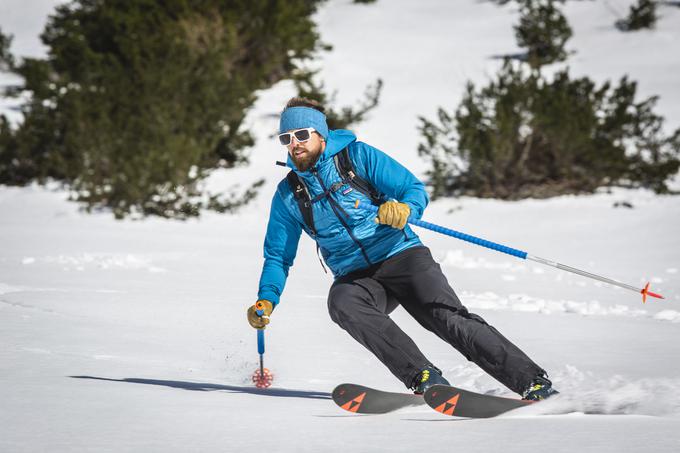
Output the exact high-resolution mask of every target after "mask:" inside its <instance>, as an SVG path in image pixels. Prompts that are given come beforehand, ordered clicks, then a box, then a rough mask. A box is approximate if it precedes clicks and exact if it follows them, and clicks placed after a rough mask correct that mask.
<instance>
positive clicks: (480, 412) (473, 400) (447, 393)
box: [424, 384, 532, 418]
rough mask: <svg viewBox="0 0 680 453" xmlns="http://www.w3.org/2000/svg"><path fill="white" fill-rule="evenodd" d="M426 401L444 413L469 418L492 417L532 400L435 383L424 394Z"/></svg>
mask: <svg viewBox="0 0 680 453" xmlns="http://www.w3.org/2000/svg"><path fill="white" fill-rule="evenodd" d="M424 397H425V398H424V399H425V402H426V403H427V404H428V405H429V406H430V407H431V408H432V409H434V410H436V411H437V412H441V413H442V414H444V415H452V416H456V417H468V418H490V417H496V416H497V415H501V414H504V413H505V412H508V411H511V410H513V409H518V408H520V407H526V406H528V405H529V404H531V403H532V401H525V400H519V399H514V398H503V397H500V396H493V395H483V394H481V393H475V392H471V391H469V390H463V389H460V388H457V387H451V386H448V385H439V384H437V385H433V386H432V387H430V388H429V389H427V391H426V392H425V395H424Z"/></svg>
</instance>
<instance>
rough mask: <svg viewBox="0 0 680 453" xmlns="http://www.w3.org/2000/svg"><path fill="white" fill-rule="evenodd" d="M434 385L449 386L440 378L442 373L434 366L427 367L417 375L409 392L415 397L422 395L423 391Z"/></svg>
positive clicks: (447, 382)
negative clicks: (411, 391)
mask: <svg viewBox="0 0 680 453" xmlns="http://www.w3.org/2000/svg"><path fill="white" fill-rule="evenodd" d="M435 384H443V385H451V384H449V381H447V380H446V379H445V378H444V377H443V376H442V371H441V370H440V369H439V368H437V367H435V366H434V365H428V366H426V367H425V369H424V370H423V371H421V372H420V373H418V374H417V375H416V377H415V378H414V379H413V382H412V383H411V390H413V393H415V394H416V395H422V394H423V393H425V390H427V389H428V388H430V387H432V386H433V385H435Z"/></svg>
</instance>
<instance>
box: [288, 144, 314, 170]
mask: <svg viewBox="0 0 680 453" xmlns="http://www.w3.org/2000/svg"><path fill="white" fill-rule="evenodd" d="M300 149H302V148H300ZM306 151H307V152H306V153H304V154H303V155H302V156H300V157H295V156H294V155H293V154H291V155H290V159H291V160H292V161H293V163H294V164H295V167H296V168H297V169H298V170H299V171H307V170H309V169H310V168H312V167H313V166H314V165H315V164H316V161H317V160H319V156H320V155H321V149H318V150H316V151H310V150H306ZM294 152H295V150H293V153H294Z"/></svg>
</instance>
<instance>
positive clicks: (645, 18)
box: [616, 0, 658, 31]
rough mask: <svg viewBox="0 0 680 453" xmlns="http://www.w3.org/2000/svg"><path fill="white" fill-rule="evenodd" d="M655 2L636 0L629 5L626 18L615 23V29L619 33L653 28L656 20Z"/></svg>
mask: <svg viewBox="0 0 680 453" xmlns="http://www.w3.org/2000/svg"><path fill="white" fill-rule="evenodd" d="M656 6H657V5H656V2H654V1H652V0H638V2H637V3H636V4H634V5H631V7H630V12H629V13H628V17H626V18H625V19H621V20H619V21H617V22H616V28H618V29H619V30H621V31H635V30H641V29H643V28H654V25H655V24H656V20H657V18H658V17H657V14H656Z"/></svg>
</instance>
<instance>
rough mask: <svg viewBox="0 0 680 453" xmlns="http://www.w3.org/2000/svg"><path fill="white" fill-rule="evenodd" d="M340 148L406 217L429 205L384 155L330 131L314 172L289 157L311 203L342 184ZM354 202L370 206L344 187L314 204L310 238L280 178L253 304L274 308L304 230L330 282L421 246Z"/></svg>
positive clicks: (405, 174)
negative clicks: (407, 210)
mask: <svg viewBox="0 0 680 453" xmlns="http://www.w3.org/2000/svg"><path fill="white" fill-rule="evenodd" d="M345 147H347V149H348V152H349V157H350V159H351V161H352V164H353V166H354V169H355V171H356V173H357V174H358V175H359V176H361V177H362V178H364V179H365V180H367V181H370V182H371V184H373V186H374V187H375V188H376V189H377V190H378V191H380V192H381V193H382V194H384V195H385V197H386V198H387V199H394V200H397V201H400V202H402V203H406V204H408V205H409V207H410V208H411V218H417V219H419V218H421V216H422V215H423V211H424V210H425V207H426V206H427V203H428V197H427V192H426V191H425V186H424V185H423V183H422V182H420V181H419V180H418V179H417V178H416V177H415V176H414V175H413V174H412V173H411V172H410V171H408V170H407V169H406V168H405V167H404V166H402V165H401V164H399V163H398V162H397V161H396V160H394V159H392V158H391V157H389V156H388V155H387V154H385V153H383V152H382V151H380V150H378V149H376V148H374V147H372V146H370V145H367V144H366V143H362V142H358V141H357V140H356V136H355V135H354V134H353V133H352V132H350V131H347V130H343V129H337V130H332V131H330V133H329V136H328V139H327V140H326V148H325V150H324V152H323V153H322V154H321V156H319V160H318V161H317V163H316V165H315V166H314V167H313V168H311V169H309V170H307V171H304V172H301V171H299V170H298V169H297V168H296V167H295V164H294V163H293V162H292V160H291V159H290V156H288V162H287V165H288V166H289V167H290V168H292V169H293V171H295V172H296V173H297V174H298V176H299V177H300V179H302V180H303V181H304V183H305V184H306V186H307V189H308V190H309V193H310V197H311V198H312V199H314V197H316V196H317V195H320V194H323V193H324V192H325V191H326V190H327V189H329V188H330V187H331V186H332V185H333V184H335V183H337V182H341V181H342V177H341V176H340V174H339V173H338V170H337V169H336V166H335V162H334V159H333V156H334V155H335V154H337V153H338V152H340V151H342V150H343V149H344V148H345ZM329 197H332V200H329ZM356 200H361V201H364V202H367V203H370V202H371V200H370V199H369V197H367V196H366V195H364V194H363V193H361V192H359V191H358V190H354V189H353V188H352V187H350V186H349V185H344V186H342V187H341V188H340V189H339V190H337V191H335V192H330V194H329V195H328V196H327V197H322V198H320V199H319V200H318V201H317V202H315V203H313V204H312V210H313V215H314V226H315V228H316V230H317V235H316V236H314V235H313V234H312V232H311V231H309V230H308V227H307V225H305V223H304V220H303V217H302V213H301V212H300V208H299V207H298V203H297V200H296V199H295V197H294V195H293V192H292V190H291V188H290V185H289V184H288V181H287V180H286V179H285V178H284V179H283V180H282V181H281V182H280V183H279V185H278V187H277V190H276V192H275V193H274V197H273V199H272V205H271V210H270V213H269V223H268V225H267V234H266V237H265V241H264V266H263V268H262V275H261V277H260V285H259V292H258V299H267V300H269V301H271V302H272V303H273V304H274V306H276V305H277V304H278V303H279V299H280V297H281V293H282V292H283V288H284V286H285V284H286V279H287V277H288V270H289V269H290V267H291V266H292V265H293V261H294V259H295V255H296V253H297V247H298V241H299V240H300V235H301V233H302V231H303V230H304V231H305V232H306V233H307V234H308V235H310V236H311V237H312V238H313V239H315V240H316V242H317V244H318V246H319V250H320V251H321V255H322V256H323V259H324V261H325V262H326V264H327V265H328V267H329V268H330V269H331V271H332V272H333V275H334V276H335V278H338V277H341V276H343V275H346V274H348V273H350V272H352V271H356V270H359V269H364V268H367V267H369V266H371V265H372V264H375V263H379V262H381V261H384V260H385V259H387V258H389V257H390V256H392V255H395V254H397V253H399V252H401V251H403V250H405V249H407V248H409V247H413V246H416V245H420V244H421V242H420V239H419V238H418V236H417V235H416V234H415V233H414V232H413V231H412V230H411V228H410V227H409V226H408V224H407V225H406V227H405V228H404V229H403V230H399V229H396V228H393V227H391V226H388V225H380V224H377V223H376V222H375V213H373V212H370V211H366V210H362V209H356V208H355V207H354V206H355V201H356Z"/></svg>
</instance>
